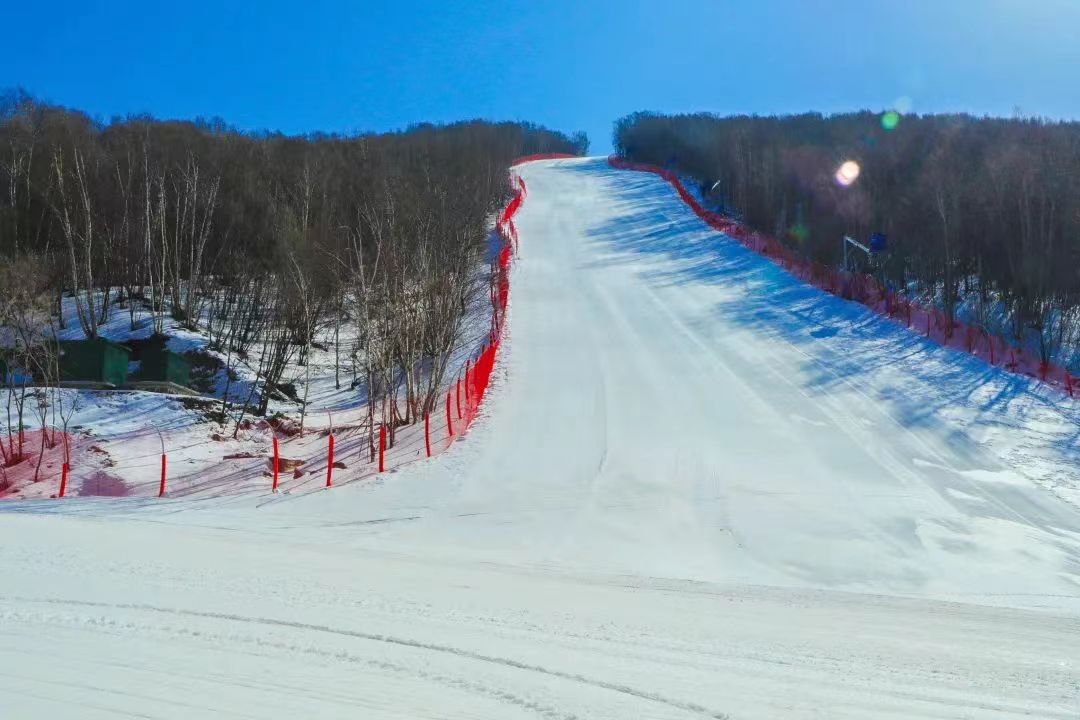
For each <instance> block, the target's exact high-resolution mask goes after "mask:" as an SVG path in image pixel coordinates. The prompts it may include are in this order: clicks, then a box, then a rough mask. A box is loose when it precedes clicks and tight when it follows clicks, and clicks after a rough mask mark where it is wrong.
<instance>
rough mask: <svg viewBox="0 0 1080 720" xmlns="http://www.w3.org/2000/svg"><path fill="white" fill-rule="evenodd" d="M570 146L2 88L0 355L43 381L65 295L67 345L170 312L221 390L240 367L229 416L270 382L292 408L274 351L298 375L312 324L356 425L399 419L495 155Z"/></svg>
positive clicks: (450, 290) (581, 143) (462, 262)
mask: <svg viewBox="0 0 1080 720" xmlns="http://www.w3.org/2000/svg"><path fill="white" fill-rule="evenodd" d="M587 144H588V143H587V139H586V138H585V136H584V135H583V134H580V133H579V134H577V135H574V136H567V135H565V134H562V133H559V132H555V131H551V130H548V129H546V128H543V127H539V126H536V125H532V124H528V123H492V122H484V121H468V122H459V123H454V124H450V125H440V126H436V125H430V124H422V125H416V126H412V127H409V128H408V129H406V130H404V131H400V132H390V133H381V134H374V133H369V134H357V135H349V136H342V135H328V134H311V135H307V136H301V137H295V136H285V135H282V134H279V133H269V132H258V133H251V132H241V131H238V130H236V129H235V128H232V127H229V126H228V125H226V124H225V123H224V122H223V121H220V120H210V121H204V120H197V121H192V122H188V121H163V120H156V119H154V118H152V117H149V116H129V117H126V118H122V119H114V120H112V121H110V122H107V123H104V122H100V121H97V120H94V119H92V118H90V117H89V116H87V115H86V114H84V113H81V112H78V111H75V110H71V109H67V108H63V107H58V106H55V105H51V104H47V103H43V102H39V101H36V100H35V99H33V98H32V97H30V96H28V95H26V94H25V93H23V92H21V91H9V92H7V93H4V94H3V95H0V280H3V287H0V328H2V329H4V330H5V332H4V337H3V338H0V339H2V340H3V343H2V344H3V345H4V346H6V350H5V352H6V353H7V354H8V355H9V356H11V355H12V353H16V354H18V353H21V355H20V356H19V357H17V358H15V359H14V360H13V362H15V363H21V365H22V366H24V367H29V368H31V369H32V370H33V371H34V373H35V375H39V376H44V377H46V378H51V377H54V375H55V373H56V372H57V370H56V367H55V362H54V361H53V360H50V359H48V358H47V356H48V349H49V347H50V346H51V345H54V343H50V342H48V341H47V340H48V339H49V338H53V339H55V336H56V330H57V329H58V328H63V325H64V323H65V317H64V315H63V314H62V313H61V312H60V310H61V307H62V305H63V304H64V302H65V298H66V300H67V303H68V305H69V306H70V304H71V303H73V304H74V322H77V323H78V325H79V326H80V327H81V329H82V331H83V334H84V335H85V337H87V338H94V337H97V336H99V334H100V332H101V328H102V326H103V325H104V324H105V323H106V322H109V321H110V318H113V320H112V321H113V322H115V316H114V313H121V314H122V316H123V317H125V318H128V319H129V320H130V324H131V328H132V329H133V330H134V329H135V326H136V323H137V322H146V321H147V320H146V318H147V317H149V322H150V323H152V325H153V330H154V331H155V332H156V333H162V332H163V331H164V329H165V321H166V318H169V317H171V318H172V319H173V320H174V321H175V322H176V323H179V324H180V325H182V326H187V327H190V328H193V329H195V328H198V329H200V330H201V331H203V332H205V333H207V334H208V335H209V338H210V346H211V348H213V349H214V350H216V351H218V353H219V355H221V356H224V358H225V360H224V363H225V370H226V373H225V375H226V377H227V378H228V379H229V381H230V382H231V381H232V379H233V378H234V376H235V373H234V372H233V367H234V366H235V363H237V362H240V361H241V360H242V361H243V362H245V363H246V364H247V365H248V366H249V367H251V368H253V369H254V371H255V373H256V378H257V381H256V383H254V384H252V385H251V387H250V390H249V391H247V392H248V396H247V398H246V402H239V403H238V404H237V407H239V408H240V409H239V411H238V412H239V413H240V416H239V417H237V418H236V420H237V425H239V424H240V420H242V415H243V413H245V412H255V413H265V412H266V410H267V403H268V402H269V400H270V399H271V398H272V397H273V396H275V394H278V395H281V394H282V393H284V394H286V395H291V396H292V397H293V399H295V400H297V401H299V402H300V407H301V409H302V411H303V408H304V407H305V403H304V401H305V399H306V398H305V397H303V396H301V395H299V392H300V391H299V390H295V391H294V390H293V389H291V388H288V387H285V386H287V385H290V383H286V382H284V381H283V375H284V373H285V370H286V367H287V366H288V365H289V364H290V363H297V362H298V363H299V364H300V365H302V366H306V367H309V365H308V363H307V356H308V354H309V353H310V351H311V349H312V347H313V345H314V344H315V343H316V342H317V338H318V337H319V336H320V333H323V334H324V335H325V333H326V332H329V331H332V332H333V333H334V337H335V339H336V340H339V341H340V342H339V343H335V345H334V353H335V367H336V370H335V372H336V374H337V381H338V384H339V387H340V385H341V383H342V382H343V381H345V382H348V383H350V384H352V385H354V386H357V387H360V386H362V387H363V388H364V389H366V391H367V393H368V397H369V399H370V401H371V402H370V403H369V406H370V407H371V413H372V420H373V422H374V421H375V415H376V413H381V415H382V418H381V420H382V421H385V422H387V423H389V424H390V425H391V427H393V425H394V424H400V423H405V422H413V421H415V419H416V418H417V417H418V416H420V415H422V413H423V412H425V411H426V410H428V409H430V407H431V406H432V404H433V402H434V396H435V392H436V389H437V388H438V386H439V384H440V382H441V381H442V378H443V375H444V373H445V371H446V370H447V368H446V363H447V362H448V361H449V358H450V355H451V352H452V350H453V349H454V348H455V346H456V344H457V343H458V342H459V340H460V337H461V330H462V322H463V319H464V313H465V310H466V308H467V306H468V304H469V301H470V300H471V298H472V297H473V294H474V293H477V292H480V291H481V288H480V286H479V285H478V283H480V282H481V281H482V279H481V278H480V277H479V274H478V268H479V267H481V265H482V262H483V254H484V252H485V248H486V240H487V235H488V232H489V230H490V227H491V219H492V216H493V214H494V213H495V212H496V211H497V210H498V209H499V208H500V207H501V206H502V205H503V204H504V203H505V202H506V200H507V199H508V197H509V187H508V168H509V165H510V162H511V161H512V160H513V159H514V158H515V157H518V156H521V155H527V154H533V153H544V152H562V153H575V154H581V153H584V152H585V150H586V148H587ZM343 328H344V329H343ZM342 332H344V333H345V335H344V336H342V335H341V333H342ZM42 353H44V355H41V357H38V354H42ZM339 354H344V355H345V356H346V359H349V360H350V362H348V363H345V362H339V358H338V355H339ZM346 368H351V371H346V372H345V373H343V372H342V370H343V369H346ZM350 372H351V374H352V375H354V377H348V374H349V373H350ZM343 374H345V375H346V377H345V378H342V375H343ZM8 379H9V384H10V382H11V374H10V373H9V378H8ZM306 386H307V383H306V382H305V383H304V390H303V392H304V394H305V395H306ZM23 390H24V391H25V388H23ZM10 395H11V394H10V393H9V398H10ZM228 395H229V393H228V390H227V391H226V397H228ZM241 400H245V398H241ZM376 406H378V407H379V409H378V410H376V409H375V408H376ZM228 407H229V406H228V405H227V404H226V403H225V401H224V399H223V403H222V413H223V414H224V413H225V412H226V410H227V409H228Z"/></svg>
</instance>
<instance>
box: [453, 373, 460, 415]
mask: <svg viewBox="0 0 1080 720" xmlns="http://www.w3.org/2000/svg"><path fill="white" fill-rule="evenodd" d="M454 385H455V387H456V388H457V390H456V391H455V400H456V401H457V419H458V420H460V419H461V378H460V377H459V378H458V379H457V382H456V383H455V384H454Z"/></svg>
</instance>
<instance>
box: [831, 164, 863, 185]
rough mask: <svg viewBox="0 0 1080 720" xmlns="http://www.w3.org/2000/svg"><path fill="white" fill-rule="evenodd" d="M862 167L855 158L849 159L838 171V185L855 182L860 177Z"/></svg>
mask: <svg viewBox="0 0 1080 720" xmlns="http://www.w3.org/2000/svg"><path fill="white" fill-rule="evenodd" d="M861 170H862V168H860V167H859V163H857V162H855V161H854V160H848V161H847V162H845V163H844V164H843V165H841V166H840V169H838V170H837V171H836V182H837V184H838V185H842V186H843V187H847V186H848V185H851V184H852V183H853V182H855V181H856V180H857V179H858V178H859V172H860V171H861Z"/></svg>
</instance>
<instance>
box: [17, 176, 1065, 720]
mask: <svg viewBox="0 0 1080 720" xmlns="http://www.w3.org/2000/svg"><path fill="white" fill-rule="evenodd" d="M519 172H520V173H521V175H522V176H523V177H524V179H525V181H526V183H527V185H528V189H529V195H528V198H527V200H526V202H525V204H524V206H523V209H522V211H521V213H520V215H519V216H518V220H517V226H518V230H519V232H520V236H521V250H520V258H519V259H518V261H517V263H516V265H515V270H514V275H513V283H512V287H513V291H512V295H511V301H510V302H511V307H510V315H509V325H508V329H509V330H508V332H509V334H508V336H507V337H506V339H505V340H504V343H503V347H502V351H501V354H500V359H499V365H498V366H497V368H496V379H495V384H494V386H493V388H492V390H491V391H490V393H489V396H488V397H487V398H486V399H485V403H484V405H483V406H482V408H481V415H480V417H479V418H478V419H477V421H476V423H475V424H474V425H473V427H472V429H471V430H470V432H469V434H468V435H467V436H466V437H465V438H463V440H462V441H461V442H459V443H457V444H456V445H455V446H454V447H453V448H452V449H451V450H450V451H449V452H446V453H444V454H442V455H440V456H438V457H437V458H435V459H433V460H431V461H428V462H420V463H415V464H413V465H410V466H407V467H403V468H401V469H400V470H399V471H397V472H394V473H390V474H387V475H384V476H382V477H381V479H380V480H379V481H377V482H357V483H353V484H350V485H347V486H344V487H340V488H334V489H332V490H329V491H317V492H307V493H304V492H300V493H294V494H292V495H289V496H280V497H277V498H274V499H273V500H270V501H268V500H267V498H266V496H265V495H264V494H261V493H251V494H246V493H238V494H235V495H231V496H229V497H228V498H220V497H200V498H193V499H186V500H168V501H158V500H156V499H153V500H151V499H140V500H136V499H122V500H107V499H101V498H73V499H70V500H69V501H65V502H62V503H61V502H56V501H52V502H48V501H42V502H37V503H34V502H19V503H6V504H2V505H0V525H2V527H3V528H4V542H3V543H0V566H2V567H3V569H4V581H3V585H2V586H0V637H2V638H3V641H2V642H0V710H3V712H0V717H8V716H11V717H17V718H21V717H79V718H89V717H115V716H125V715H128V716H147V717H177V718H187V717H210V716H215V714H217V715H222V716H229V717H320V718H322V717H360V716H362V717H401V718H406V717H409V718H412V717H491V718H513V717H537V716H539V717H550V718H628V717H656V718H690V717H730V718H736V719H737V718H771V717H777V718H792V717H800V718H801V717H822V718H842V717H850V718H866V717H896V718H912V717H938V718H943V717H948V718H951V717H966V718H974V717H988V718H1006V717H1038V718H1074V717H1077V715H1078V714H1080V510H1078V509H1077V507H1076V506H1075V505H1073V504H1070V502H1069V500H1070V499H1075V498H1076V495H1075V492H1076V489H1077V487H1078V486H1080V481H1078V477H1077V473H1078V466H1080V459H1078V452H1080V451H1078V448H1077V430H1076V429H1077V427H1080V422H1078V421H1080V417H1078V411H1077V408H1076V407H1075V406H1073V405H1071V404H1067V403H1066V401H1064V400H1062V399H1060V398H1056V397H1049V396H1042V395H1040V394H1039V390H1038V389H1037V388H1034V387H1033V386H1029V385H1027V384H1026V383H1025V382H1024V381H1022V380H1018V379H1017V378H1014V377H1010V376H1007V375H1004V374H1002V373H999V372H998V371H996V370H991V369H988V368H985V367H983V366H980V365H979V363H978V361H976V360H973V359H971V358H968V357H965V356H962V355H959V354H956V353H952V352H950V351H947V350H943V349H941V348H938V347H936V346H932V345H929V344H927V343H925V342H923V341H922V340H920V339H919V338H918V337H917V336H914V335H911V334H909V333H907V331H906V330H904V329H903V328H901V327H899V326H897V325H894V324H892V323H890V322H889V321H887V320H883V319H881V318H879V317H876V316H873V315H871V314H870V313H868V312H867V311H865V310H864V309H862V308H860V307H859V306H856V305H852V304H847V303H844V302H842V301H839V300H837V299H835V298H832V297H829V296H826V295H823V294H821V293H818V292H816V291H814V290H812V289H809V288H805V287H803V286H801V285H799V284H798V283H796V282H795V281H793V280H792V279H791V278H789V277H787V276H786V275H784V274H783V273H782V272H781V271H780V270H779V269H777V268H776V267H775V266H773V265H772V264H771V263H769V262H768V261H766V260H763V259H761V258H758V257H756V256H753V255H752V254H750V253H748V252H747V251H745V250H743V249H741V248H740V247H738V246H737V245H736V244H734V243H730V242H727V241H725V240H724V239H723V238H720V237H719V236H717V235H716V234H715V233H713V232H711V231H709V230H708V229H706V228H705V227H704V226H703V225H702V224H701V223H700V222H699V221H698V220H697V219H696V218H694V217H693V215H692V214H691V213H690V212H689V211H688V210H687V209H686V208H685V207H684V206H683V205H682V204H681V203H680V202H679V200H678V199H677V197H676V196H675V195H674V193H673V192H672V191H671V190H670V188H669V187H668V186H667V185H665V184H664V183H663V181H661V180H660V179H658V178H656V177H654V176H651V175H643V174H634V173H626V172H619V171H615V170H611V169H609V168H608V167H607V166H606V164H605V163H604V162H603V161H600V160H575V161H555V162H542V163H531V164H528V165H524V166H522V167H520V168H519Z"/></svg>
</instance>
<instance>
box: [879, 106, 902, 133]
mask: <svg viewBox="0 0 1080 720" xmlns="http://www.w3.org/2000/svg"><path fill="white" fill-rule="evenodd" d="M899 124H900V113H898V112H896V111H895V110H889V111H888V112H886V113H883V114H882V116H881V127H882V128H884V129H885V130H895V129H896V126H897V125H899Z"/></svg>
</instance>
